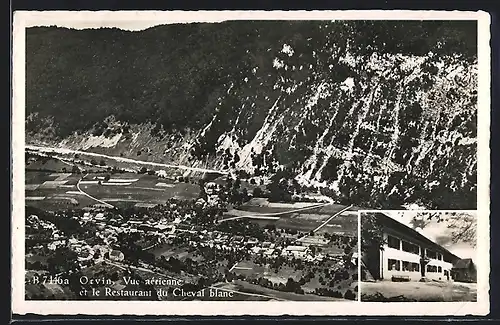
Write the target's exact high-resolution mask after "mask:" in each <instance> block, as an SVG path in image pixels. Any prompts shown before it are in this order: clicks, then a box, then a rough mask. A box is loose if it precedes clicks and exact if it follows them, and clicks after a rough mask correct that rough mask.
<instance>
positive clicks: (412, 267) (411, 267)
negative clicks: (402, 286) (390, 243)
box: [401, 261, 420, 272]
mask: <svg viewBox="0 0 500 325" xmlns="http://www.w3.org/2000/svg"><path fill="white" fill-rule="evenodd" d="M402 265H403V267H402V269H401V270H402V271H408V272H420V264H418V263H412V262H407V261H403V263H402Z"/></svg>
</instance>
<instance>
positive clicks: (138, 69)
mask: <svg viewBox="0 0 500 325" xmlns="http://www.w3.org/2000/svg"><path fill="white" fill-rule="evenodd" d="M326 25H328V26H327V27H324V26H326ZM26 34H27V35H26V37H27V39H26V45H27V52H26V62H27V78H26V81H27V90H28V91H27V106H26V112H27V115H29V114H30V113H38V115H39V116H40V117H52V118H53V119H54V121H55V123H56V125H57V129H56V130H57V134H58V135H59V136H62V137H64V136H66V135H69V134H71V133H72V132H73V131H76V130H84V129H86V128H90V127H92V126H93V125H94V124H95V123H98V122H102V121H103V120H104V119H105V118H106V117H107V116H109V115H112V114H113V115H115V116H116V117H117V118H118V119H119V120H122V121H126V122H129V123H142V122H146V121H153V122H157V121H159V122H160V124H161V126H163V127H164V128H165V129H166V130H171V129H176V130H179V131H183V130H185V129H186V127H193V128H200V127H202V126H203V125H205V124H206V123H207V122H208V121H209V119H210V117H211V112H212V110H213V108H214V106H216V104H217V99H218V98H219V97H220V96H221V95H222V94H223V93H224V92H225V91H226V89H227V85H228V84H229V83H231V82H234V83H238V82H241V81H242V80H243V78H244V77H245V76H246V75H248V74H250V70H251V69H253V68H254V67H258V68H259V69H258V70H259V73H260V75H262V76H265V75H267V74H276V70H275V69H274V67H273V65H272V58H273V57H275V56H277V55H278V54H279V52H280V51H281V47H282V44H283V42H287V43H289V44H290V45H291V46H292V47H293V48H294V49H295V51H296V52H297V51H300V52H301V53H303V55H306V53H308V52H309V51H308V50H314V49H318V50H322V51H321V52H320V51H318V55H322V56H323V57H322V58H320V59H321V60H324V61H325V62H324V64H325V65H328V63H329V61H332V62H331V63H334V62H333V60H335V58H332V55H331V54H332V53H331V50H333V49H334V47H333V46H332V43H335V44H336V45H337V46H340V47H345V46H346V44H347V43H351V44H352V47H350V50H351V51H353V53H354V54H358V55H363V56H365V57H368V56H369V55H370V54H371V53H373V52H378V53H403V54H414V55H423V54H426V53H428V52H429V51H432V52H434V53H436V54H439V55H458V56H460V57H462V58H463V59H465V60H472V59H473V58H474V57H475V56H476V43H477V41H476V26H475V24H474V23H472V22H461V21H446V22H443V21H436V22H429V21H410V22H408V21H405V22H398V21H352V22H342V23H331V22H325V24H320V23H318V22H315V21H290V22H282V21H263V22H224V23H220V24H203V23H198V24H178V25H172V26H160V27H155V28H150V29H148V30H146V31H144V32H128V31H123V30H120V29H109V28H104V29H99V30H93V29H91V30H70V29H61V28H51V27H48V28H30V29H28V30H27V33H26ZM309 38H312V39H309ZM301 47H302V48H301ZM270 58H271V59H270ZM301 60H306V58H301ZM340 68H341V70H345V69H346V67H340ZM321 72H323V73H328V71H327V70H325V71H321ZM342 72H344V73H345V74H346V75H348V74H349V72H348V71H342ZM339 78H341V77H339ZM227 106H228V107H221V109H222V110H224V109H227V110H231V109H232V107H230V103H227ZM38 127H39V125H38V124H37V120H36V119H34V120H32V123H29V124H28V129H29V130H37V129H38Z"/></svg>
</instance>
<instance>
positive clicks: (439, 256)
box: [438, 253, 443, 261]
mask: <svg viewBox="0 0 500 325" xmlns="http://www.w3.org/2000/svg"><path fill="white" fill-rule="evenodd" d="M438 260H440V261H442V260H443V255H442V254H441V253H438Z"/></svg>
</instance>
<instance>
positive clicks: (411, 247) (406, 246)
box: [402, 240, 420, 254]
mask: <svg viewBox="0 0 500 325" xmlns="http://www.w3.org/2000/svg"><path fill="white" fill-rule="evenodd" d="M402 248H403V250H404V251H405V252H409V253H413V254H419V253H420V249H419V247H418V246H417V245H415V244H412V243H409V242H407V241H404V240H403V243H402Z"/></svg>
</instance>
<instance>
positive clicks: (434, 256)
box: [426, 249, 437, 259]
mask: <svg viewBox="0 0 500 325" xmlns="http://www.w3.org/2000/svg"><path fill="white" fill-rule="evenodd" d="M426 255H427V257H428V258H430V259H437V253H436V252H434V251H431V250H428V249H427V250H426Z"/></svg>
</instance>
